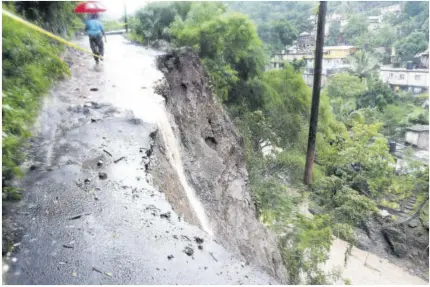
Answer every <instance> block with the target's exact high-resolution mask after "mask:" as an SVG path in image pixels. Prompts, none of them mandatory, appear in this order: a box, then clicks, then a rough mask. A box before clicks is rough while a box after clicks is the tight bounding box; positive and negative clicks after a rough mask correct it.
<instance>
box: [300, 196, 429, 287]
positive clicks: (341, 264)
mask: <svg viewBox="0 0 430 287" xmlns="http://www.w3.org/2000/svg"><path fill="white" fill-rule="evenodd" d="M300 213H302V214H303V215H306V216H307V217H309V218H312V216H313V215H312V214H311V213H310V212H309V211H308V206H307V202H306V201H305V202H304V203H303V204H302V205H301V206H300ZM347 248H348V243H347V242H346V241H343V240H341V239H339V238H336V237H335V238H334V240H333V244H332V246H331V249H330V252H329V259H328V260H327V262H326V263H325V264H324V266H321V267H322V269H323V270H325V271H326V272H327V273H331V272H332V271H334V270H339V271H341V274H342V276H341V278H340V279H339V280H338V281H337V282H335V284H336V285H343V284H344V283H345V281H344V280H345V279H348V280H350V282H351V284H352V285H428V284H429V282H427V281H425V280H423V279H422V278H420V277H418V276H414V275H411V274H409V273H408V272H407V271H405V270H404V269H402V268H401V267H399V266H397V265H395V264H393V263H391V262H390V261H388V260H387V259H385V258H382V257H380V256H378V255H376V254H373V253H371V252H367V251H363V250H360V249H358V248H355V247H354V248H352V250H351V254H350V255H349V256H348V257H347V264H346V266H345V254H346V251H347Z"/></svg>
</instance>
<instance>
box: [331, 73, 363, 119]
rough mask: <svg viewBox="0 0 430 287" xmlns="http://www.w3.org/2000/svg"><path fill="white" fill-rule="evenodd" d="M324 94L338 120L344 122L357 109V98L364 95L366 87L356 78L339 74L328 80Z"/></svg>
mask: <svg viewBox="0 0 430 287" xmlns="http://www.w3.org/2000/svg"><path fill="white" fill-rule="evenodd" d="M324 93H327V95H328V96H329V97H330V102H331V104H332V107H333V112H334V114H335V115H336V116H337V118H338V120H340V121H343V122H345V121H346V119H347V118H348V117H349V114H350V113H351V112H353V111H354V110H356V109H357V106H356V102H357V98H359V97H361V96H363V95H364V94H365V93H366V85H365V83H364V82H363V81H362V80H361V79H360V78H359V77H357V76H354V75H350V74H347V73H339V74H335V75H333V76H332V77H331V78H330V80H329V81H328V84H327V88H326V89H325V90H324Z"/></svg>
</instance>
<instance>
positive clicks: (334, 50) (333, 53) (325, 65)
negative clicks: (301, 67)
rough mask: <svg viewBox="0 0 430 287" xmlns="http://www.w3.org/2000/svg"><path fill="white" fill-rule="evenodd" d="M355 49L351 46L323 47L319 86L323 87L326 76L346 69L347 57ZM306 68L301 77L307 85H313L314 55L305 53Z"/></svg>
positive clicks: (347, 66)
mask: <svg viewBox="0 0 430 287" xmlns="http://www.w3.org/2000/svg"><path fill="white" fill-rule="evenodd" d="M355 51H356V49H355V47H353V46H328V47H324V52H323V60H322V72H321V86H322V87H324V86H325V83H326V81H327V78H328V77H330V75H332V74H334V73H337V72H340V71H344V70H347V69H348V68H349V67H350V66H349V62H348V57H349V56H350V55H351V54H352V53H354V52H355ZM304 58H305V60H306V69H305V72H304V73H303V79H304V80H305V82H306V84H307V85H308V86H312V85H313V74H314V71H313V70H314V65H315V62H314V56H313V55H306V56H305V57H304Z"/></svg>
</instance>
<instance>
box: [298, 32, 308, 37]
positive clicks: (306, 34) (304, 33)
mask: <svg viewBox="0 0 430 287" xmlns="http://www.w3.org/2000/svg"><path fill="white" fill-rule="evenodd" d="M308 35H309V33H308V32H302V33H300V35H299V36H308Z"/></svg>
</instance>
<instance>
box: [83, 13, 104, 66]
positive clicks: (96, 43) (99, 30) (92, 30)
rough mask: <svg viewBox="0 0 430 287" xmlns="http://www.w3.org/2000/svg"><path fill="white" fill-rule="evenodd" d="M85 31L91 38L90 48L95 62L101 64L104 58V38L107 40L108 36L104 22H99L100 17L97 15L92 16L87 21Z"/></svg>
mask: <svg viewBox="0 0 430 287" xmlns="http://www.w3.org/2000/svg"><path fill="white" fill-rule="evenodd" d="M85 31H86V32H87V33H88V36H89V38H90V46H91V50H92V51H93V54H94V55H97V56H101V57H97V56H94V60H95V61H96V64H98V63H99V60H102V61H103V56H104V44H103V36H104V37H105V40H106V35H105V31H104V27H103V24H102V22H101V21H100V20H99V16H98V15H97V14H91V15H90V19H88V20H87V22H86V24H85Z"/></svg>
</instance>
